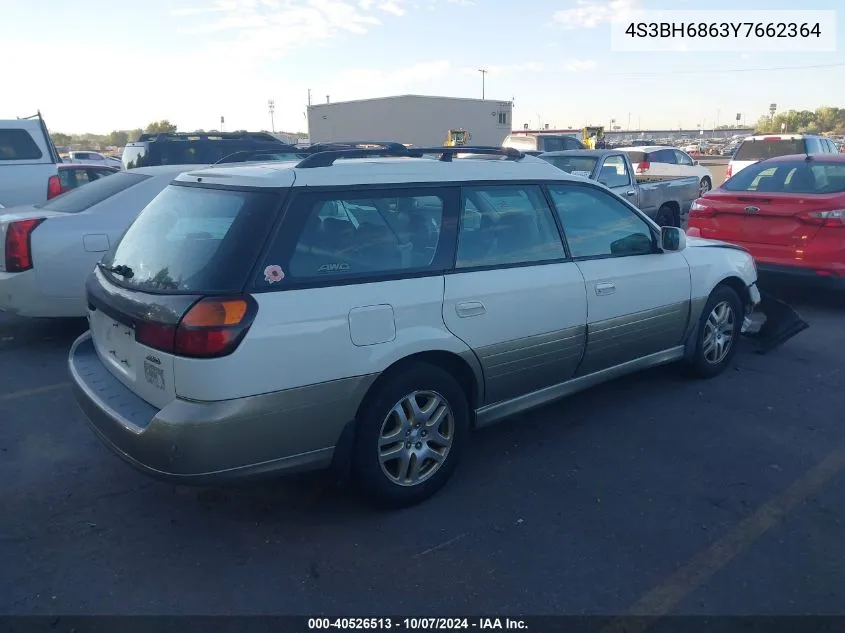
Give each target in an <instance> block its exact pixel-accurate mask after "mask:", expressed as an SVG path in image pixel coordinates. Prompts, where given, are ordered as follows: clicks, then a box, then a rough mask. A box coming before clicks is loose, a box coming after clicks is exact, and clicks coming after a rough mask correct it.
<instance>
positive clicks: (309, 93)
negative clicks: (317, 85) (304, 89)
mask: <svg viewBox="0 0 845 633" xmlns="http://www.w3.org/2000/svg"><path fill="white" fill-rule="evenodd" d="M308 105H309V106H310V105H311V88H309V89H308Z"/></svg>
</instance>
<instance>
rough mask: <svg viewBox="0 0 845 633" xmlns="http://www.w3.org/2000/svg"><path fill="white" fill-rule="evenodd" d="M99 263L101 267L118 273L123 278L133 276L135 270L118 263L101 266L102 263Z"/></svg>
mask: <svg viewBox="0 0 845 633" xmlns="http://www.w3.org/2000/svg"><path fill="white" fill-rule="evenodd" d="M100 265H101V266H102V267H103V269H105V270H107V271H108V272H110V273H112V274H113V275H119V276H121V277H123V278H124V279H132V277H134V276H135V271H134V270H132V269H131V268H130V267H129V266H124V265H123V264H118V265H117V266H103V264H100Z"/></svg>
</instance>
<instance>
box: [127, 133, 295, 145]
mask: <svg viewBox="0 0 845 633" xmlns="http://www.w3.org/2000/svg"><path fill="white" fill-rule="evenodd" d="M210 138H219V139H227V140H230V139H253V140H257V141H268V142H272V143H279V144H281V145H284V144H285V143H283V142H282V141H281V140H279V139H278V138H276V137H275V136H273V135H272V134H269V133H268V132H144V133H143V134H141V136H139V137H138V140H137V141H136V142H140V141H166V140H186V139H197V140H202V141H205V140H208V139H210Z"/></svg>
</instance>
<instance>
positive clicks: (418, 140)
mask: <svg viewBox="0 0 845 633" xmlns="http://www.w3.org/2000/svg"><path fill="white" fill-rule="evenodd" d="M512 111H513V103H512V102H510V101H495V100H493V99H453V98H450V97H427V96H422V95H401V96H398V97H383V98H379V99H363V100H360V101H339V102H337V103H322V104H318V105H311V106H308V136H309V138H310V140H311V142H312V143H326V142H339V141H395V142H398V143H405V144H406V145H416V146H417V147H421V146H423V147H424V146H440V145H443V144H444V142H445V141H446V137H447V134H448V132H449V130H452V129H464V130H466V131H467V132H469V133H470V140H469V145H491V146H495V147H499V146H501V144H502V141H503V140H504V139H505V137H506V136H507V135H508V134H510V131H511V122H512V121H511V119H512Z"/></svg>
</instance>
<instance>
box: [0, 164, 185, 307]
mask: <svg viewBox="0 0 845 633" xmlns="http://www.w3.org/2000/svg"><path fill="white" fill-rule="evenodd" d="M191 168H192V166H186V167H180V166H174V165H170V166H166V167H148V168H143V169H140V170H133V171H132V172H119V173H116V174H114V175H112V176H109V177H108V178H100V179H98V180H95V181H94V182H91V183H88V184H86V185H85V186H84V187H79V188H76V189H72V190H71V191H68V192H67V193H65V194H63V195H61V196H59V197H57V198H54V199H53V200H50V201H48V202H46V203H42V204H37V205H27V206H21V207H17V208H15V209H5V210H4V212H3V213H0V235H2V236H5V239H4V240H3V243H2V244H0V249H2V250H0V311H6V312H11V313H13V314H18V315H20V316H25V317H83V316H85V315H86V314H87V313H88V312H87V308H88V304H87V302H86V300H85V279H86V277H87V276H88V273H90V272H91V270H92V269H93V268H94V265H95V264H96V263H97V261H98V260H99V259H100V258H101V257H102V256H103V254H104V253H105V252H106V251H108V250H109V249H110V248H112V247H113V246H114V245H115V244H116V243H117V241H118V239H119V238H120V236H121V235H122V234H123V232H124V231H126V229H127V228H128V227H129V225H130V224H131V223H132V221H133V220H134V219H135V216H136V215H137V214H138V213H139V212H140V211H141V209H143V208H144V207H145V206H146V204H147V203H148V202H149V201H150V200H152V199H153V198H155V197H156V196H157V195H158V194H159V192H161V190H162V189H164V188H165V187H166V186H167V185H168V183H170V181H171V180H173V178H174V177H176V176H177V175H178V174H179V173H181V172H182V171H185V170H187V169H191Z"/></svg>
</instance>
